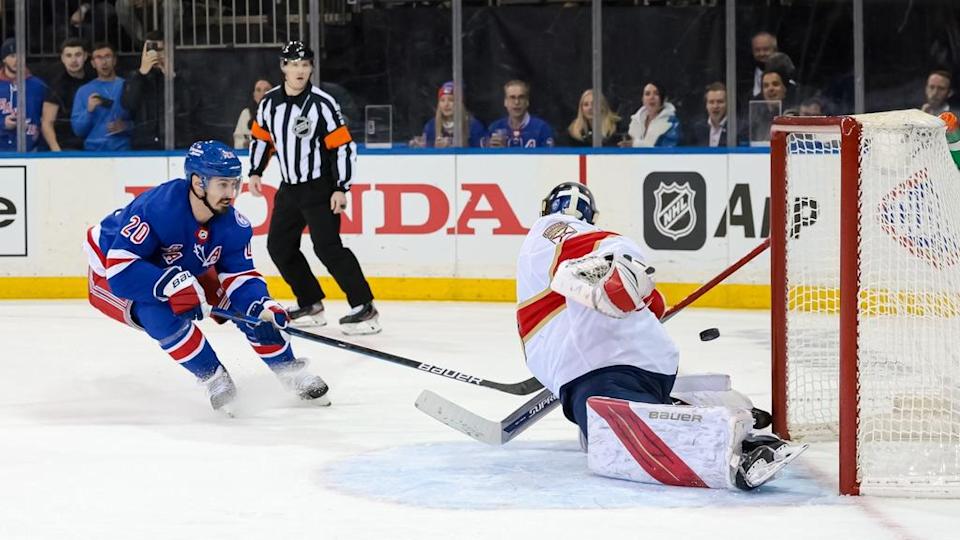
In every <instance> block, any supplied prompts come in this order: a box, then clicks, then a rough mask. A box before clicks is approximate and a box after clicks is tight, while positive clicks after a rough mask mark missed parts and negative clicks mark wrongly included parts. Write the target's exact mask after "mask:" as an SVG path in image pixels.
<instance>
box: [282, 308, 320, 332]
mask: <svg viewBox="0 0 960 540" xmlns="http://www.w3.org/2000/svg"><path fill="white" fill-rule="evenodd" d="M323 311H324V309H323V302H316V303H313V304H310V305H308V306H303V307H297V308H294V309H288V310H287V315H289V316H290V324H292V325H293V326H296V327H297V328H319V327H321V326H326V325H327V319H326V318H325V317H324V316H323Z"/></svg>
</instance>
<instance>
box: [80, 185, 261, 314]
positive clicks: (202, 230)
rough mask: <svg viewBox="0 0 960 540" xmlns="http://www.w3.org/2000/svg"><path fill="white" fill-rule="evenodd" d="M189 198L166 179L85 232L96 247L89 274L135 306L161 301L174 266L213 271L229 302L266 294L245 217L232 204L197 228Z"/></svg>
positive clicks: (248, 300) (239, 302)
mask: <svg viewBox="0 0 960 540" xmlns="http://www.w3.org/2000/svg"><path fill="white" fill-rule="evenodd" d="M189 197H190V184H189V183H188V182H187V181H186V180H183V179H176V180H170V181H169V182H166V183H163V184H160V185H159V186H157V187H155V188H152V189H150V190H149V191H146V192H144V193H142V194H140V195H139V196H138V197H137V198H136V199H134V200H133V202H131V203H130V204H129V205H127V206H126V207H125V208H121V209H119V210H117V211H115V212H113V213H112V214H110V215H109V216H107V217H106V218H104V220H103V221H101V222H100V224H99V225H97V226H95V227H93V228H92V229H90V231H89V233H88V234H89V235H90V238H88V244H89V245H92V246H94V247H96V248H98V253H96V257H91V261H90V262H91V265H92V269H93V271H95V272H97V273H98V274H101V275H105V276H106V277H107V280H108V282H109V284H110V289H111V291H112V292H113V293H114V294H116V295H117V296H119V297H121V298H127V299H130V300H133V301H134V302H160V300H159V296H158V293H157V292H156V291H155V290H154V289H155V285H156V283H157V281H158V280H159V279H160V277H161V276H162V275H163V274H164V272H165V271H166V270H167V269H168V268H170V267H173V266H178V267H180V268H181V269H183V270H187V271H189V272H190V273H191V274H193V275H194V276H197V277H199V276H200V275H201V274H203V273H205V272H207V271H208V270H209V269H210V268H213V269H214V271H215V272H216V274H217V277H218V278H219V280H220V286H221V288H222V289H223V292H224V294H225V296H226V297H227V298H228V299H229V300H230V303H233V304H237V305H241V306H248V305H250V304H251V303H252V302H255V301H257V300H260V299H261V298H263V297H266V296H268V293H267V285H266V282H265V281H264V280H263V278H262V277H261V276H260V274H259V273H257V271H256V270H255V268H254V265H253V253H252V251H251V248H250V239H251V237H252V236H253V229H252V228H251V226H250V222H249V221H248V220H247V218H246V217H244V215H243V214H241V213H240V212H237V211H236V210H235V209H234V208H233V207H232V206H231V207H230V208H229V209H228V210H227V212H225V213H224V214H219V215H215V216H214V217H213V218H211V219H210V220H209V221H207V222H206V223H204V224H201V223H199V222H197V220H196V218H194V216H193V211H192V210H191V208H190V200H189ZM94 259H98V260H94Z"/></svg>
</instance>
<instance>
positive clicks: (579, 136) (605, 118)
mask: <svg viewBox="0 0 960 540" xmlns="http://www.w3.org/2000/svg"><path fill="white" fill-rule="evenodd" d="M593 105H594V99H593V90H584V92H583V93H582V94H580V104H579V105H578V106H577V117H576V118H574V119H573V121H572V122H570V125H569V126H567V131H566V133H565V137H564V138H563V146H593V119H594V114H593V111H594V106H593ZM619 122H620V116H618V115H617V114H616V113H615V112H613V111H611V110H610V105H609V104H608V103H607V98H606V97H604V96H603V95H601V96H600V129H601V130H602V133H603V137H602V138H603V143H602V144H603V146H616V145H617V143H618V142H619V141H618V140H617V124H618V123H619Z"/></svg>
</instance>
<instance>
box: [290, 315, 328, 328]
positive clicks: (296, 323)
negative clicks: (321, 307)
mask: <svg viewBox="0 0 960 540" xmlns="http://www.w3.org/2000/svg"><path fill="white" fill-rule="evenodd" d="M326 325H327V320H326V319H324V318H323V317H316V316H306V317H300V318H299V319H294V320H292V321H290V326H293V327H294V328H321V327H324V326H326Z"/></svg>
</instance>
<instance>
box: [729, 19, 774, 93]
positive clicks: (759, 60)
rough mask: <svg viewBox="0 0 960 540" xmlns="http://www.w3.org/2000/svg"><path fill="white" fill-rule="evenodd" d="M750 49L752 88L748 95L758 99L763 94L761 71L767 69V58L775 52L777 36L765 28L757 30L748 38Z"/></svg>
mask: <svg viewBox="0 0 960 540" xmlns="http://www.w3.org/2000/svg"><path fill="white" fill-rule="evenodd" d="M750 50H751V52H752V53H753V88H751V90H750V97H751V98H753V99H760V96H761V95H762V94H763V72H764V70H766V69H767V60H768V59H769V58H770V56H771V55H773V53H775V52H777V36H775V35H773V34H771V33H770V32H767V31H766V30H761V31H760V32H757V33H756V34H754V35H753V37H752V38H751V39H750ZM737 95H740V94H737Z"/></svg>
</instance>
